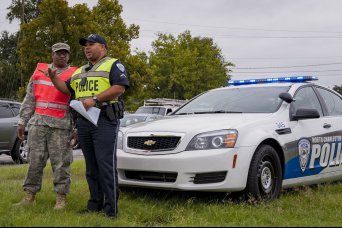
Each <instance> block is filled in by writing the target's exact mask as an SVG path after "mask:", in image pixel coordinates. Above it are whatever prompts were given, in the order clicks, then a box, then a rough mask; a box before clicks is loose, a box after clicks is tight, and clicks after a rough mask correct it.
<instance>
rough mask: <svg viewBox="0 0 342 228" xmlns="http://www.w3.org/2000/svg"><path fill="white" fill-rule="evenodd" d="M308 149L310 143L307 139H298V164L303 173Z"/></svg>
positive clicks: (306, 162) (308, 153) (307, 159)
mask: <svg viewBox="0 0 342 228" xmlns="http://www.w3.org/2000/svg"><path fill="white" fill-rule="evenodd" d="M310 150H311V143H310V141H309V140H308V139H301V140H299V142H298V155H299V164H300V168H301V170H302V172H303V173H304V171H305V169H306V165H307V164H308V161H309V156H310Z"/></svg>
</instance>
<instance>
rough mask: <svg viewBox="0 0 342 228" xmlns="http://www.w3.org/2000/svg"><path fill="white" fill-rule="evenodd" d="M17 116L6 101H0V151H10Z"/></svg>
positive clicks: (14, 134)
mask: <svg viewBox="0 0 342 228" xmlns="http://www.w3.org/2000/svg"><path fill="white" fill-rule="evenodd" d="M17 121H18V120H17V118H15V117H14V114H13V112H12V110H11V108H10V106H9V105H8V103H6V102H0V152H1V153H4V152H9V151H11V149H12V147H13V144H14V141H15V138H16V129H17Z"/></svg>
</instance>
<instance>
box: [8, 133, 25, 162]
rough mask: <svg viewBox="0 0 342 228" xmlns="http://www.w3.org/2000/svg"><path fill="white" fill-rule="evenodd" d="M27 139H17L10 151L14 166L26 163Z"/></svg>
mask: <svg viewBox="0 0 342 228" xmlns="http://www.w3.org/2000/svg"><path fill="white" fill-rule="evenodd" d="M26 144H27V139H25V140H23V141H22V140H20V139H17V140H16V142H15V145H14V148H13V150H12V151H11V157H12V159H13V161H14V163H16V164H24V163H28V150H27V145H26Z"/></svg>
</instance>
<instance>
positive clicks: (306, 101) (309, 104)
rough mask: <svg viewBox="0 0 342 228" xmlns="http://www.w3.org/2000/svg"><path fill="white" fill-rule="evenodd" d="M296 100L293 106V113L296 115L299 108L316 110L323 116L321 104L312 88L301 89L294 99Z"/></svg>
mask: <svg viewBox="0 0 342 228" xmlns="http://www.w3.org/2000/svg"><path fill="white" fill-rule="evenodd" d="M294 99H295V100H296V101H295V102H293V103H292V104H291V105H292V107H291V109H292V113H295V112H296V111H297V110H298V109H299V108H304V109H316V110H317V111H318V113H319V115H320V116H323V111H322V107H321V104H320V103H319V100H318V98H317V95H316V93H315V92H314V90H313V89H312V88H311V87H304V88H302V89H299V90H298V91H297V93H296V95H295V97H294Z"/></svg>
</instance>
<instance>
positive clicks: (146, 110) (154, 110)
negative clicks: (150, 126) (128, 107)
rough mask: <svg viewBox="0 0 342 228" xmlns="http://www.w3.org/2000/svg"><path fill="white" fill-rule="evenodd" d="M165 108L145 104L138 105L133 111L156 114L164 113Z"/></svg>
mask: <svg viewBox="0 0 342 228" xmlns="http://www.w3.org/2000/svg"><path fill="white" fill-rule="evenodd" d="M165 110H166V108H164V107H152V106H150V107H149V106H145V107H140V108H138V110H137V111H136V112H135V113H138V114H156V115H162V116H164V115H165Z"/></svg>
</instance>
